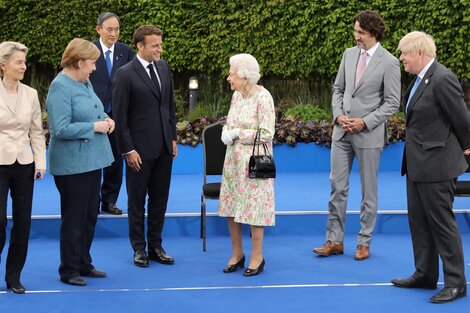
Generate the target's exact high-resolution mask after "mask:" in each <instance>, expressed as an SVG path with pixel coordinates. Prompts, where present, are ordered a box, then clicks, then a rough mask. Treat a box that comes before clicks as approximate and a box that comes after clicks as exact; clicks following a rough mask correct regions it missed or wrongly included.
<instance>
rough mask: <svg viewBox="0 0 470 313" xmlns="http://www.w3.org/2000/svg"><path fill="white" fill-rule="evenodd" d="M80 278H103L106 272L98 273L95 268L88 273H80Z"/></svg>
mask: <svg viewBox="0 0 470 313" xmlns="http://www.w3.org/2000/svg"><path fill="white" fill-rule="evenodd" d="M80 275H81V276H85V277H91V278H104V277H106V272H103V271H99V270H97V269H96V268H94V269H92V270H91V271H89V272H80Z"/></svg>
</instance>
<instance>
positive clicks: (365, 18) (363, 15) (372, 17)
mask: <svg viewBox="0 0 470 313" xmlns="http://www.w3.org/2000/svg"><path fill="white" fill-rule="evenodd" d="M356 21H357V22H359V26H361V28H362V29H364V30H365V31H368V32H369V33H371V35H372V36H374V37H375V39H377V41H381V40H382V39H383V38H384V33H385V22H384V20H383V18H382V16H380V14H379V13H377V12H374V11H372V10H365V11H361V12H359V13H358V14H357V15H356V16H355V17H354V20H353V24H355V23H356Z"/></svg>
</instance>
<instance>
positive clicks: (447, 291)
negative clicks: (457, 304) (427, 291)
mask: <svg viewBox="0 0 470 313" xmlns="http://www.w3.org/2000/svg"><path fill="white" fill-rule="evenodd" d="M466 295H467V286H466V285H465V286H463V287H456V288H451V287H444V289H442V290H441V291H439V292H438V293H437V294H436V295H434V296H433V297H431V299H429V301H431V302H432V303H446V302H450V301H454V300H457V299H459V298H463V297H465V296H466Z"/></svg>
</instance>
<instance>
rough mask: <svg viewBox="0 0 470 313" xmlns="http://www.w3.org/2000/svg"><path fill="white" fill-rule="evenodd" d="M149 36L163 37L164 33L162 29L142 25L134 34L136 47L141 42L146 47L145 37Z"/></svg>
mask: <svg viewBox="0 0 470 313" xmlns="http://www.w3.org/2000/svg"><path fill="white" fill-rule="evenodd" d="M149 35H157V36H163V32H162V30H161V29H160V28H157V27H155V26H153V25H142V26H140V27H139V28H137V29H136V30H135V32H134V36H133V37H134V44H135V46H136V47H137V44H138V43H139V42H142V43H144V45H145V36H149Z"/></svg>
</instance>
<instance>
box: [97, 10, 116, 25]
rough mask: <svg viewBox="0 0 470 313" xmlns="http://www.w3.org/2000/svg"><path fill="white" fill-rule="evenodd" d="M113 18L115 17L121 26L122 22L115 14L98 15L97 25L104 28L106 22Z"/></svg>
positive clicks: (104, 13)
mask: <svg viewBox="0 0 470 313" xmlns="http://www.w3.org/2000/svg"><path fill="white" fill-rule="evenodd" d="M112 17H115V18H116V19H117V20H118V23H119V25H121V20H120V19H119V16H117V15H116V14H114V13H113V12H103V13H101V14H100V15H98V19H97V20H96V25H97V26H102V25H103V23H104V21H106V20H107V19H110V18H112Z"/></svg>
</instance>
